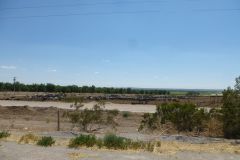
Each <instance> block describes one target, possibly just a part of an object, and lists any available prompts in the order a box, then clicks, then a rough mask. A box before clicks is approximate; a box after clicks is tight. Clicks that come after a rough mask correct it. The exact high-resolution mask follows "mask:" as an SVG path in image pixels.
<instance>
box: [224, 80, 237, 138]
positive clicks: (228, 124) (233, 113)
mask: <svg viewBox="0 0 240 160" xmlns="http://www.w3.org/2000/svg"><path fill="white" fill-rule="evenodd" d="M222 113H223V132H224V136H225V137H226V138H240V77H238V78H236V85H235V88H234V89H231V88H230V87H229V88H228V89H227V90H225V91H224V92H223V107H222Z"/></svg>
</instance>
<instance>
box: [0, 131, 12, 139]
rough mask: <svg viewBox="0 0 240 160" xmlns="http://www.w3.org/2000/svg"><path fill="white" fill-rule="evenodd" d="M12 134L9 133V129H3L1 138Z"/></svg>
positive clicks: (0, 134) (0, 133)
mask: <svg viewBox="0 0 240 160" xmlns="http://www.w3.org/2000/svg"><path fill="white" fill-rule="evenodd" d="M10 135H11V134H10V133H9V132H7V131H2V132H0V139H2V138H7V137H9V136H10Z"/></svg>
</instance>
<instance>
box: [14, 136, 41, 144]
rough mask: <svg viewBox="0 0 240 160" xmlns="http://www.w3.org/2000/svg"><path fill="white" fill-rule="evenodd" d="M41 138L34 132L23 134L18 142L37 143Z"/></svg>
mask: <svg viewBox="0 0 240 160" xmlns="http://www.w3.org/2000/svg"><path fill="white" fill-rule="evenodd" d="M38 140H39V137H38V136H35V135H34V134H32V133H29V134H26V135H23V136H22V137H21V138H20V140H19V141H18V143H20V144H36V142H37V141H38Z"/></svg>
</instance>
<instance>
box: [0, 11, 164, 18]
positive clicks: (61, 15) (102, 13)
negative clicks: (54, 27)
mask: <svg viewBox="0 0 240 160" xmlns="http://www.w3.org/2000/svg"><path fill="white" fill-rule="evenodd" d="M159 12H162V10H139V11H118V12H89V13H69V14H51V15H39V16H16V17H0V18H1V19H25V18H46V17H68V16H92V15H116V14H138V13H142V14H144V13H159Z"/></svg>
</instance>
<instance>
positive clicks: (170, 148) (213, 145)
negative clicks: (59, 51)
mask: <svg viewBox="0 0 240 160" xmlns="http://www.w3.org/2000/svg"><path fill="white" fill-rule="evenodd" d="M0 104H1V106H0V130H8V131H10V132H11V137H9V138H8V139H7V140H4V141H0V160H53V159H57V160H82V159H83V160H100V159H103V160H110V159H113V158H114V159H116V160H118V159H119V160H131V159H137V160H145V159H146V160H148V159H153V160H155V159H156V160H158V159H160V160H168V159H170V160H175V159H179V160H185V159H188V160H212V159H216V160H218V159H219V160H225V159H226V160H228V159H233V160H238V159H240V146H239V145H233V144H232V142H234V141H233V140H225V139H221V138H207V137H192V135H193V134H192V133H187V134H185V133H182V135H178V133H177V132H176V131H175V130H168V131H167V132H166V133H165V134H164V135H159V133H148V132H142V133H139V132H138V131H137V130H138V127H139V125H140V122H141V120H142V115H143V113H142V112H154V110H155V106H151V105H125V104H112V103H107V105H106V109H118V110H120V111H131V113H129V114H130V115H129V117H127V118H126V117H123V112H120V114H119V115H118V116H117V117H116V121H117V122H118V126H117V127H116V130H115V129H110V128H105V129H102V130H99V131H97V132H95V133H94V134H95V135H96V136H97V137H103V136H104V135H105V134H106V133H109V132H112V133H115V134H117V135H119V136H123V137H126V138H130V139H134V140H142V141H161V144H162V145H161V148H160V150H157V151H156V152H154V153H148V152H137V151H110V150H98V149H84V148H81V149H77V150H75V149H69V148H68V147H67V145H68V142H69V140H70V139H71V138H73V137H75V136H76V134H79V133H80V132H78V131H77V130H75V129H74V128H73V125H72V124H71V123H70V122H69V120H68V119H67V118H65V117H62V116H61V118H60V124H61V126H60V128H61V131H60V132H58V131H56V130H57V111H58V108H60V113H61V115H62V114H63V113H64V112H66V111H69V110H70V108H69V106H70V103H62V102H26V101H0ZM94 104H95V102H91V103H88V104H87V105H86V106H85V107H89V108H90V107H92V106H93V105H94ZM26 105H28V106H26ZM49 106H55V107H49ZM56 107H58V108H56ZM151 107H152V108H151ZM29 132H30V133H33V134H35V135H38V136H52V137H53V138H54V139H55V140H56V145H55V146H54V147H51V148H41V147H37V146H35V145H20V144H18V143H16V142H18V141H19V139H20V138H21V136H22V135H24V134H27V133H29ZM81 133H82V132H81Z"/></svg>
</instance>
